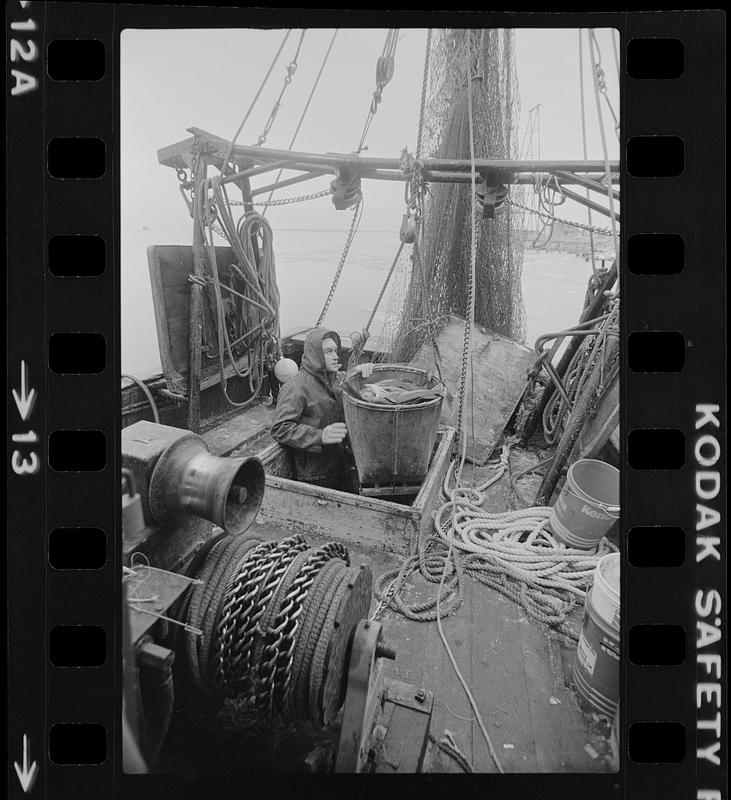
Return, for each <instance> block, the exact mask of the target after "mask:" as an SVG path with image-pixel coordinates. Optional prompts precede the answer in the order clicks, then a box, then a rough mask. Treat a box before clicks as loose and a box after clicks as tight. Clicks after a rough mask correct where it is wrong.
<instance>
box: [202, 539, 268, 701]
mask: <svg viewBox="0 0 731 800" xmlns="http://www.w3.org/2000/svg"><path fill="white" fill-rule="evenodd" d="M274 547H275V543H274V542H264V543H263V544H260V545H258V546H257V547H255V548H254V549H253V550H251V551H250V552H249V553H247V558H246V559H245V560H244V561H243V562H241V564H239V566H238V567H237V569H235V570H234V571H233V573H232V574H231V577H230V578H229V582H228V586H227V588H226V592H225V593H224V599H223V603H222V604H221V609H220V611H219V619H218V624H217V626H216V631H215V636H216V641H217V647H216V649H215V652H216V666H215V676H216V680H217V682H218V684H219V686H222V687H226V688H231V687H230V686H229V682H228V680H227V676H226V665H227V664H229V665H231V666H233V667H235V666H236V665H238V663H239V661H240V660H241V659H242V658H244V657H246V652H247V651H248V649H249V648H250V646H251V642H250V641H248V640H247V639H244V638H243V637H244V635H245V634H246V632H247V630H248V629H249V628H250V627H253V626H254V625H255V624H256V621H257V620H254V619H252V618H251V616H250V615H251V612H252V611H253V610H254V606H255V599H256V596H257V594H258V593H259V588H260V585H261V582H262V581H263V580H264V578H265V577H266V575H267V574H268V572H269V570H270V566H271V565H270V563H269V554H270V552H271V551H272V550H273V549H274ZM235 639H238V641H239V650H238V656H237V658H236V661H235V662H234V661H233V660H232V651H231V648H232V645H233V643H234V641H235ZM252 641H253V637H252Z"/></svg>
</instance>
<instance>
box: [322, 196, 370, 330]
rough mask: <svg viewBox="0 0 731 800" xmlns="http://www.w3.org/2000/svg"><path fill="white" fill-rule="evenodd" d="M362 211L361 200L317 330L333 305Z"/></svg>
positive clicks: (354, 212)
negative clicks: (331, 304)
mask: <svg viewBox="0 0 731 800" xmlns="http://www.w3.org/2000/svg"><path fill="white" fill-rule="evenodd" d="M362 209H363V200H362V198H361V199H360V200H359V201H358V203H357V204H356V206H355V208H354V209H353V220H352V221H351V223H350V230H349V231H348V237H347V239H346V240H345V247H344V248H343V253H342V255H341V256H340V263H339V264H338V268H337V269H336V270H335V275H334V277H333V280H332V284H331V285H330V291H329V292H328V293H327V298H326V300H325V305H324V306H323V307H322V311H321V312H320V316H319V317H318V318H317V322H316V323H315V327H316V328H319V327H320V325H322V322H323V320H324V319H325V315H326V314H327V310H328V308H330V303H332V299H333V297H334V295H335V290H336V289H337V287H338V282H339V281H340V274H341V273H342V271H343V267H344V266H345V260H346V259H347V257H348V252H349V250H350V245H351V244H352V243H353V239H354V237H355V233H356V231H357V230H358V224H359V223H360V218H361V215H362Z"/></svg>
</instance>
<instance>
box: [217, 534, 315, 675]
mask: <svg viewBox="0 0 731 800" xmlns="http://www.w3.org/2000/svg"><path fill="white" fill-rule="evenodd" d="M259 547H261V548H262V549H263V548H264V546H263V545H260V546H259ZM306 547H307V545H306V543H305V540H304V538H303V537H302V536H301V535H297V536H293V537H289V538H287V539H283V540H282V541H281V542H279V543H278V544H276V546H274V547H272V546H271V545H269V546H267V547H266V550H264V552H262V553H261V555H262V561H261V563H260V564H257V565H255V566H254V567H253V568H252V574H251V575H250V577H249V578H248V579H247V580H245V581H244V584H243V586H244V595H243V597H242V598H241V601H240V604H239V606H238V610H234V609H231V610H230V611H229V612H228V613H229V614H231V615H232V616H234V618H235V620H236V623H235V624H234V625H233V626H232V627H231V629H230V632H229V637H228V640H227V642H225V644H226V645H227V646H226V647H225V649H224V648H223V647H219V648H218V653H219V657H218V659H217V665H216V666H217V675H218V676H219V677H220V680H221V683H222V685H223V686H226V687H227V688H231V689H235V688H236V687H235V686H233V683H239V682H240V683H242V684H243V688H244V689H247V688H249V687H250V686H251V681H250V670H251V654H252V650H253V644H254V642H255V639H256V634H257V632H258V630H259V628H258V623H259V620H260V619H261V617H262V615H263V614H264V611H265V610H266V604H267V602H268V601H269V600H270V599H271V596H272V594H273V593H274V589H275V588H276V586H277V583H278V580H279V579H280V578H281V577H282V576H283V574H284V571H286V566H288V565H289V561H290V560H291V558H294V557H295V556H296V555H298V554H299V553H300V552H302V550H303V549H305V548H306ZM256 549H257V550H259V548H256ZM283 562H284V563H285V566H284V569H283V568H282V566H283ZM227 599H228V598H227ZM244 603H247V605H246V607H243V604H244ZM226 606H227V603H226V600H224V609H225V608H226ZM234 633H236V634H237V635H236V636H234Z"/></svg>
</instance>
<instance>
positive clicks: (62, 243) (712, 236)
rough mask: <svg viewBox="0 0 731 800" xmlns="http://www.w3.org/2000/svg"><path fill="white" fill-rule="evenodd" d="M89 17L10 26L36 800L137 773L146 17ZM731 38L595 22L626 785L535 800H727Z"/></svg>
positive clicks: (689, 20) (22, 533)
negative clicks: (613, 315) (131, 118)
mask: <svg viewBox="0 0 731 800" xmlns="http://www.w3.org/2000/svg"><path fill="white" fill-rule="evenodd" d="M69 8H71V6H70V5H67V9H69ZM74 8H75V9H76V11H77V12H78V13H74V14H71V13H69V12H68V10H65V11H64V13H60V12H59V11H54V10H53V6H51V7H48V8H46V7H42V4H40V3H27V2H21V3H14V4H10V7H9V8H8V13H7V19H8V27H9V33H8V39H9V43H10V44H9V50H8V52H9V53H10V59H11V62H12V63H11V67H12V68H13V69H14V70H15V73H18V74H17V75H16V74H14V73H12V72H11V80H10V85H9V87H8V91H7V94H8V101H9V108H10V109H11V110H10V113H9V117H8V120H9V122H8V145H7V147H8V159H7V165H8V166H7V181H8V187H9V204H8V223H9V232H10V238H9V250H10V259H9V269H8V278H7V279H8V292H9V298H10V301H11V303H12V304H13V305H12V307H11V308H10V309H9V312H10V313H9V315H8V319H9V329H8V347H9V354H10V358H9V361H8V364H9V387H10V388H11V389H13V390H14V391H13V394H12V400H13V401H14V402H11V403H10V405H9V412H8V432H9V437H8V438H9V444H8V464H9V493H10V498H11V503H10V508H9V511H8V556H9V564H10V569H9V584H10V585H9V592H10V594H9V597H10V608H9V621H10V631H11V637H13V638H12V639H11V642H12V647H13V651H14V652H13V653H12V654H11V658H10V665H9V666H10V669H9V681H10V690H11V691H10V708H9V747H10V750H9V755H10V759H9V761H10V764H11V765H13V766H14V768H15V773H16V774H17V779H18V780H17V783H15V782H13V781H12V780H11V785H13V786H15V790H16V791H19V788H20V789H22V790H23V792H25V791H31V790H32V789H33V788H34V787H35V791H36V792H38V793H39V792H45V791H48V790H50V793H51V796H59V797H66V796H72V795H73V794H74V793H75V792H77V791H78V790H79V787H81V786H83V788H84V794H88V795H89V796H110V791H111V787H112V786H113V785H114V777H113V775H114V772H115V767H116V772H117V775H118V774H119V767H120V740H119V736H118V735H117V732H118V730H119V724H120V709H121V687H120V685H119V684H120V664H119V663H118V661H119V659H118V657H117V656H118V654H119V652H120V642H119V632H118V626H116V625H111V624H110V621H116V620H117V617H118V614H119V609H120V597H119V586H118V583H119V581H118V575H119V569H118V568H119V561H118V555H117V552H116V550H117V548H116V546H115V543H116V541H117V538H118V531H119V509H118V498H119V486H118V469H117V467H118V465H119V444H118V432H117V425H118V420H119V380H118V375H119V364H120V360H119V342H118V323H119V319H118V308H119V299H118V298H119V290H120V284H119V270H118V266H119V256H118V248H119V240H118V238H115V230H114V220H115V219H118V218H119V216H118V212H119V196H118V190H119V182H118V174H117V172H116V169H117V167H118V164H119V161H118V157H116V156H115V154H114V152H113V151H114V146H115V145H116V144H118V141H119V139H118V134H117V127H116V125H117V123H116V120H117V119H118V118H119V108H118V106H117V105H116V100H115V94H116V89H115V85H114V80H113V74H114V71H115V69H118V63H113V58H116V59H118V56H117V55H115V52H116V51H115V45H116V42H117V41H118V39H117V38H116V37H117V36H118V33H119V31H120V30H121V29H122V28H123V27H124V21H123V20H124V19H125V18H129V19H128V21H129V22H130V23H131V22H132V21H133V18H134V12H133V11H128V12H127V13H126V14H125V13H121V15H120V18H118V19H117V20H116V22H113V20H112V18H111V14H112V12H111V8H110V7H109V6H106V7H102V6H95V5H93V4H87V5H84V6H83V9H82V11H81V12H79V7H78V6H74ZM159 12H160V9H156V10H155V11H152V10H150V12H149V16H148V17H147V25H146V26H154V24H155V20H157V23H158V24H159V25H160V27H163V26H164V24H165V20H164V19H163V17H161V16H160V13H159ZM137 13H139V9H138V11H137ZM153 18H154V19H153ZM723 22H724V18H723V17H722V16H721V15H720V14H714V13H704V14H700V13H698V12H682V13H681V12H678V13H663V14H662V15H656V14H646V15H622V16H621V18H620V17H618V16H612V15H603V16H602V17H599V16H594V17H592V19H591V26H593V27H604V26H615V27H618V28H619V30H620V35H621V41H622V45H623V47H622V69H623V73H624V75H625V80H624V84H623V90H624V93H623V98H622V110H623V114H622V119H623V134H622V135H623V147H624V148H625V149H624V154H625V156H626V158H625V164H624V171H623V195H624V207H623V222H622V229H623V230H622V242H623V244H622V264H623V265H624V266H623V270H622V279H623V297H624V303H623V310H622V314H623V319H622V354H623V359H625V363H626V364H628V366H629V368H628V369H625V370H624V372H623V381H622V403H621V425H622V431H623V435H624V445H625V448H624V449H625V453H624V455H625V456H626V458H625V466H624V469H623V477H622V487H623V496H622V507H623V518H622V528H623V533H624V537H623V538H624V541H625V542H626V547H624V552H623V558H624V561H623V564H624V566H625V568H624V570H623V598H624V599H623V618H624V620H625V622H624V626H623V629H624V630H623V638H622V649H623V653H624V657H623V660H622V664H623V667H622V687H623V693H622V697H623V701H622V706H621V708H622V714H621V729H620V730H621V734H620V740H621V742H622V745H621V748H620V751H621V754H622V755H621V769H620V773H619V775H617V776H555V775H554V776H541V777H540V779H539V778H537V777H536V776H531V778H532V780H533V781H535V783H534V784H532V785H535V786H539V782H538V781H539V780H540V781H542V782H544V783H543V785H546V786H547V785H548V784H551V785H554V784H555V786H557V787H559V788H561V787H563V786H564V784H562V782H561V781H563V780H566V779H571V782H572V783H574V784H575V785H576V786H577V787H579V788H580V787H582V786H584V787H586V789H587V790H589V789H590V790H591V791H592V796H596V797H599V796H604V795H605V792H606V796H610V795H612V794H616V793H617V792H619V793H620V795H621V796H628V797H649V796H671V797H672V796H678V797H680V796H683V797H688V796H690V797H692V796H693V795H694V794H696V796H697V797H698V798H699V799H701V800H721V798H722V797H723V796H724V795H723V793H722V792H723V786H725V776H726V773H725V770H726V766H725V765H726V730H727V722H726V720H725V719H724V718H722V717H721V709H720V693H721V688H720V687H721V684H723V691H724V693H725V686H726V680H725V672H722V663H723V660H724V657H725V642H724V640H723V639H719V638H718V636H717V634H715V633H714V632H713V631H714V629H718V630H719V631H720V629H721V626H722V620H723V613H724V607H725V600H726V594H725V541H724V539H723V533H722V531H724V530H725V529H724V528H723V527H722V526H723V524H724V522H725V520H723V519H722V516H721V515H722V514H723V511H724V509H725V416H724V414H725V358H724V355H725V336H724V335H723V334H724V331H725V317H724V306H723V303H722V301H721V298H722V297H723V296H724V295H725V292H724V289H725V281H724V268H723V263H722V259H723V258H724V257H725V253H724V250H723V239H724V235H723V231H724V229H725V216H724V183H723V176H724V175H725V170H724V153H723V141H724V134H723V132H724V122H725V120H724V114H723V101H722V98H723V93H722V92H723V87H722V86H721V83H720V81H721V76H723V74H724V66H725V62H724V49H723V35H722V31H723ZM198 24H201V25H202V24H209V23H208V22H205V23H204V22H203V20H202V18H200V15H199V17H198ZM232 24H234V23H233V22H232ZM235 24H240V22H239V23H235ZM354 24H356V22H355V20H354ZM443 24H449V23H448V21H446V20H445V21H444V23H443ZM489 24H491V25H497V26H500V25H501V24H502V25H514V24H516V19H515V18H512V19H510V20H508V19H506V20H502V21H500V20H498V19H496V17H491V18H490V22H489ZM532 24H534V25H536V26H540V25H546V26H550V25H555V24H556V23H555V21H551V20H550V18H549V17H539V16H536V17H534V19H533V22H532ZM571 24H572V23H571V22H569V21H568V20H567V19H564V20H562V26H564V27H565V26H567V25H571ZM575 24H576V25H577V27H588V22H587V21H586V20H584V21H577V22H576V23H575ZM193 26H195V23H193V24H192V25H191V27H193ZM13 41H15V42H17V44H15V45H13V44H12V42H13ZM648 48H649V50H648ZM653 48H654V51H653ZM648 52H649V54H650V55H649V56H648ZM653 52H654V57H653V55H652V54H653ZM662 64H664V65H665V67H667V65H668V64H670V65H673V64H674V65H675V74H671V73H672V70H670V72H668V69H666V68H661V67H660V66H658V65H662ZM678 64H680V65H681V66H680V68H677V65H678ZM663 70H664V71H663ZM712 77H715V78H716V79H717V82H716V83H715V84H714V83H712V81H710V78H712ZM39 153H43V154H45V156H46V158H45V159H44V160H45V161H46V163H45V164H44V165H43V168H39V156H38V154H39ZM112 209H113V210H114V214H112V213H110V212H111V211H112ZM113 267H117V268H113ZM716 475H717V476H718V477H714V476H716ZM704 481H705V482H704ZM716 483H717V484H718V486H717V491H716V488H714V487H715V486H716ZM42 498H45V502H43V500H42ZM699 507H700V510H699ZM703 509H705V510H703ZM696 631H698V633H696ZM696 637H698V638H697V641H696ZM716 687H719V688H716ZM717 698H718V701H719V702H716V700H717ZM11 770H12V767H11ZM520 777H521V776H508V778H509V780H510V781H511V782H512V780H513V778H516V779H517V778H520ZM11 778H12V775H11ZM605 779H606V780H605ZM511 785H512V783H511ZM516 787H517V784H516ZM506 788H507V784H506ZM18 796H21V795H20V794H19V795H18ZM506 796H508V795H506Z"/></svg>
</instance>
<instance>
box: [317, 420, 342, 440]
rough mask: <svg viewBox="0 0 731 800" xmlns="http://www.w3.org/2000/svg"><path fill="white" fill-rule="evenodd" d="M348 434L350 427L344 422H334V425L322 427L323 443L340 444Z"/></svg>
mask: <svg viewBox="0 0 731 800" xmlns="http://www.w3.org/2000/svg"><path fill="white" fill-rule="evenodd" d="M347 435H348V429H347V428H346V427H345V423H344V422H333V424H332V425H328V426H327V427H325V428H323V429H322V443H323V444H340V442H342V441H343V439H345V437H346V436H347Z"/></svg>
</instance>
